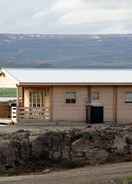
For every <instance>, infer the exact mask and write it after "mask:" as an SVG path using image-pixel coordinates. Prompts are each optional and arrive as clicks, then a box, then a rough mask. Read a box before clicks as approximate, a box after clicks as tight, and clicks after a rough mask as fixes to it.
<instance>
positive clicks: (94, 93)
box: [92, 91, 99, 100]
mask: <svg viewBox="0 0 132 184" xmlns="http://www.w3.org/2000/svg"><path fill="white" fill-rule="evenodd" d="M92 100H99V92H98V91H94V92H93V93H92Z"/></svg>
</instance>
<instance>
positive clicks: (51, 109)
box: [50, 86, 54, 121]
mask: <svg viewBox="0 0 132 184" xmlns="http://www.w3.org/2000/svg"><path fill="white" fill-rule="evenodd" d="M50 90H51V92H50V120H51V121H53V120H54V117H53V86H51V88H50Z"/></svg>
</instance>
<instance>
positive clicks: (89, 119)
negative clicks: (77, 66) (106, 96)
mask: <svg viewBox="0 0 132 184" xmlns="http://www.w3.org/2000/svg"><path fill="white" fill-rule="evenodd" d="M87 94H88V96H87V104H86V122H87V123H91V118H90V116H91V115H90V114H91V108H90V104H91V86H88V88H87Z"/></svg>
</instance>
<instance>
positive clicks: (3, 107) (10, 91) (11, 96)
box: [0, 71, 17, 121]
mask: <svg viewBox="0 0 132 184" xmlns="http://www.w3.org/2000/svg"><path fill="white" fill-rule="evenodd" d="M16 99H17V97H16V80H15V79H14V78H12V77H11V76H9V75H8V74H6V75H5V73H4V72H3V71H0V119H2V121H3V120H7V119H10V118H11V107H12V105H13V104H16Z"/></svg>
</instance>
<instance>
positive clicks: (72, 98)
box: [65, 92, 77, 104]
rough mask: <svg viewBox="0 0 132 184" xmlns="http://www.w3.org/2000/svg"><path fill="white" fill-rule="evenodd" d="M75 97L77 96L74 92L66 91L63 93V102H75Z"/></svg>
mask: <svg viewBox="0 0 132 184" xmlns="http://www.w3.org/2000/svg"><path fill="white" fill-rule="evenodd" d="M76 98H77V94H76V92H66V93H65V103H67V104H75V103H76Z"/></svg>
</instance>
